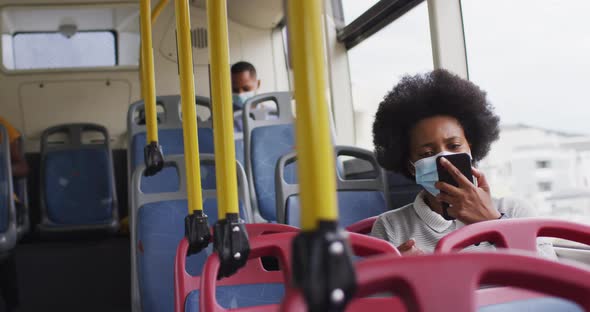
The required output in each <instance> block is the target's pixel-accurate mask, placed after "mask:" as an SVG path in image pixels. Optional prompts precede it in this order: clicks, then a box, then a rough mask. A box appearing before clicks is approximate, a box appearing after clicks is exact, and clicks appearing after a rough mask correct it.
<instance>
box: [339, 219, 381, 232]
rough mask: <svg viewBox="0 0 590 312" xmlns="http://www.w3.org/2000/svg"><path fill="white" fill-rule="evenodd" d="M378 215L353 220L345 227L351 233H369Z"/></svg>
mask: <svg viewBox="0 0 590 312" xmlns="http://www.w3.org/2000/svg"><path fill="white" fill-rule="evenodd" d="M377 218H378V216H375V217H370V218H366V219H363V220H361V221H358V222H355V223H353V224H351V225H349V226H347V227H346V230H347V231H349V232H353V233H359V234H370V233H371V230H372V229H373V223H375V221H376V220H377Z"/></svg>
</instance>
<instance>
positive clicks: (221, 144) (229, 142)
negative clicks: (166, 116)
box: [207, 0, 238, 220]
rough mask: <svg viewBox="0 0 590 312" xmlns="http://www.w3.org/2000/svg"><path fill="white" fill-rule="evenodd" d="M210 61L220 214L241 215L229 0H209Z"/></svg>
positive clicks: (223, 216)
mask: <svg viewBox="0 0 590 312" xmlns="http://www.w3.org/2000/svg"><path fill="white" fill-rule="evenodd" d="M207 28H208V31H209V35H208V36H207V38H208V41H209V60H210V62H211V70H210V72H211V78H210V79H211V99H212V103H213V127H214V137H213V138H214V144H215V174H216V176H217V192H218V194H223V196H218V201H219V202H218V206H217V209H218V213H219V215H218V217H219V219H220V220H221V219H225V217H226V213H235V214H238V189H237V177H236V150H235V145H234V144H235V143H234V128H233V118H234V114H233V111H232V94H231V81H230V68H229V43H228V41H229V40H228V38H229V36H228V30H227V4H226V0H207Z"/></svg>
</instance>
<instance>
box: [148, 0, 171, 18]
mask: <svg viewBox="0 0 590 312" xmlns="http://www.w3.org/2000/svg"><path fill="white" fill-rule="evenodd" d="M168 1H169V0H160V2H158V4H156V7H155V8H154V9H153V10H152V23H155V22H156V20H157V19H158V16H160V13H162V11H163V10H164V8H165V7H166V4H168Z"/></svg>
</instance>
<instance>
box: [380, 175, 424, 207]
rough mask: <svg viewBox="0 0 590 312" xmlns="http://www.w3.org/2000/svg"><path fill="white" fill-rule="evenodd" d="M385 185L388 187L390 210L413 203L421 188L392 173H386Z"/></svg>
mask: <svg viewBox="0 0 590 312" xmlns="http://www.w3.org/2000/svg"><path fill="white" fill-rule="evenodd" d="M387 184H388V186H389V196H390V204H391V209H397V208H400V207H403V206H405V205H407V204H410V203H413V202H414V199H415V198H416V195H418V193H419V192H420V191H421V190H422V187H421V186H419V185H417V184H416V182H414V181H412V180H410V179H408V178H407V177H405V176H403V175H401V174H399V173H393V172H389V171H388V172H387Z"/></svg>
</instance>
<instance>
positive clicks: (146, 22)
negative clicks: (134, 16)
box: [139, 0, 158, 144]
mask: <svg viewBox="0 0 590 312" xmlns="http://www.w3.org/2000/svg"><path fill="white" fill-rule="evenodd" d="M139 10H140V12H139V19H140V24H141V25H140V26H141V69H140V70H141V78H142V79H141V89H142V96H143V103H144V109H145V124H146V128H147V144H150V143H152V142H158V120H157V115H156V114H157V113H156V82H155V76H154V75H155V74H154V53H153V49H152V22H151V13H152V8H151V1H150V0H141V1H140V3H139Z"/></svg>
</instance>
